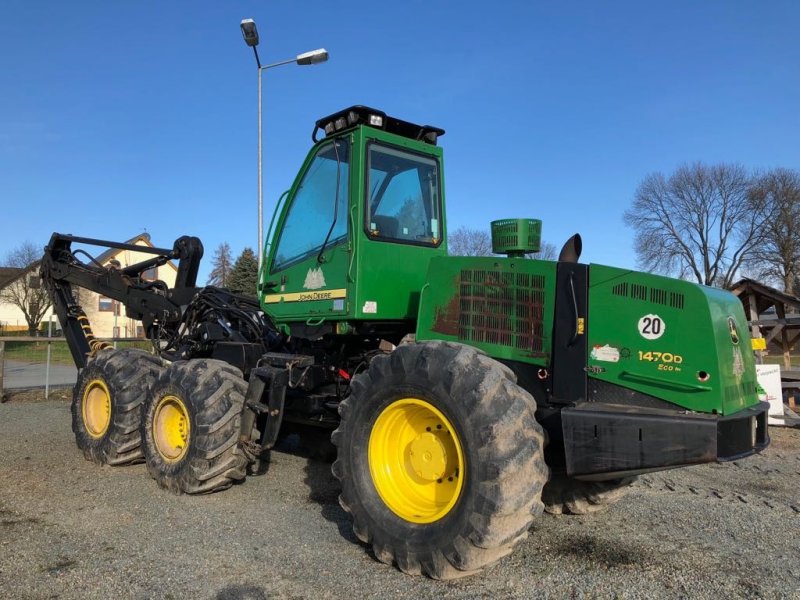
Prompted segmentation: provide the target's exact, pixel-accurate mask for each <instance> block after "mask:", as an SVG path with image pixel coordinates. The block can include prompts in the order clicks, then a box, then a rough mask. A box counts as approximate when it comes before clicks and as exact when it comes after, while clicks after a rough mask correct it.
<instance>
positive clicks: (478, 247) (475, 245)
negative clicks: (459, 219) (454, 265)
mask: <svg viewBox="0 0 800 600" xmlns="http://www.w3.org/2000/svg"><path fill="white" fill-rule="evenodd" d="M447 247H448V249H449V252H450V254H451V255H452V256H491V255H492V238H491V236H490V235H489V234H488V233H487V232H486V231H483V230H481V229H468V228H466V227H459V228H458V229H456V230H455V231H454V232H453V233H451V234H450V235H449V236H448V238H447Z"/></svg>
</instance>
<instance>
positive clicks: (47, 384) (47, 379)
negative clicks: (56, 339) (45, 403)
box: [44, 314, 53, 400]
mask: <svg viewBox="0 0 800 600" xmlns="http://www.w3.org/2000/svg"><path fill="white" fill-rule="evenodd" d="M52 337H53V315H52V314H51V315H50V320H49V321H48V322H47V368H46V369H45V373H44V399H45V400H49V399H50V359H51V357H52V343H53V341H52V339H51V338H52Z"/></svg>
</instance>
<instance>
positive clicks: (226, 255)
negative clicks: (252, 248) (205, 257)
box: [206, 242, 233, 287]
mask: <svg viewBox="0 0 800 600" xmlns="http://www.w3.org/2000/svg"><path fill="white" fill-rule="evenodd" d="M212 264H213V268H212V269H211V273H210V274H209V276H208V281H207V282H206V285H215V286H217V287H228V285H229V284H230V277H231V268H232V264H233V259H232V258H231V247H230V246H229V245H228V242H222V243H221V244H220V245H219V246H217V249H216V250H215V251H214V260H213V263H212Z"/></svg>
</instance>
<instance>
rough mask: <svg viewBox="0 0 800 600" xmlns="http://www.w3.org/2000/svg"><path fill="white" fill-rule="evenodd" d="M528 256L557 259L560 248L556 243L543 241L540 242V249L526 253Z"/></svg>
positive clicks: (539, 258)
mask: <svg viewBox="0 0 800 600" xmlns="http://www.w3.org/2000/svg"><path fill="white" fill-rule="evenodd" d="M525 256H527V257H528V258H536V259H538V260H556V259H557V258H558V250H556V245H555V244H551V243H550V242H544V241H543V242H542V243H540V244H539V251H538V252H532V253H531V254H526V255H525Z"/></svg>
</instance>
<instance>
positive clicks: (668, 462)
mask: <svg viewBox="0 0 800 600" xmlns="http://www.w3.org/2000/svg"><path fill="white" fill-rule="evenodd" d="M768 409H769V405H768V404H767V403H766V402H760V403H759V404H758V405H756V406H753V407H751V408H748V409H745V410H742V411H739V412H738V413H736V414H733V415H730V416H727V417H720V416H718V415H709V414H700V413H690V412H674V411H667V410H658V409H643V408H639V407H630V406H619V405H609V404H599V403H594V402H586V403H581V404H579V405H577V406H574V407H570V408H565V409H563V410H562V411H561V424H562V430H563V434H564V452H565V458H566V467H567V474H568V475H570V476H571V477H576V478H579V479H587V480H604V479H616V478H618V477H624V476H628V475H636V474H639V473H646V472H648V471H660V470H663V469H670V468H674V467H681V466H686V465H694V464H701V463H708V462H714V461H725V460H734V459H737V458H741V457H744V456H748V455H750V454H754V453H756V452H760V451H761V450H763V449H764V448H766V447H767V446H768V445H769V433H768V431H767V410H768Z"/></svg>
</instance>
